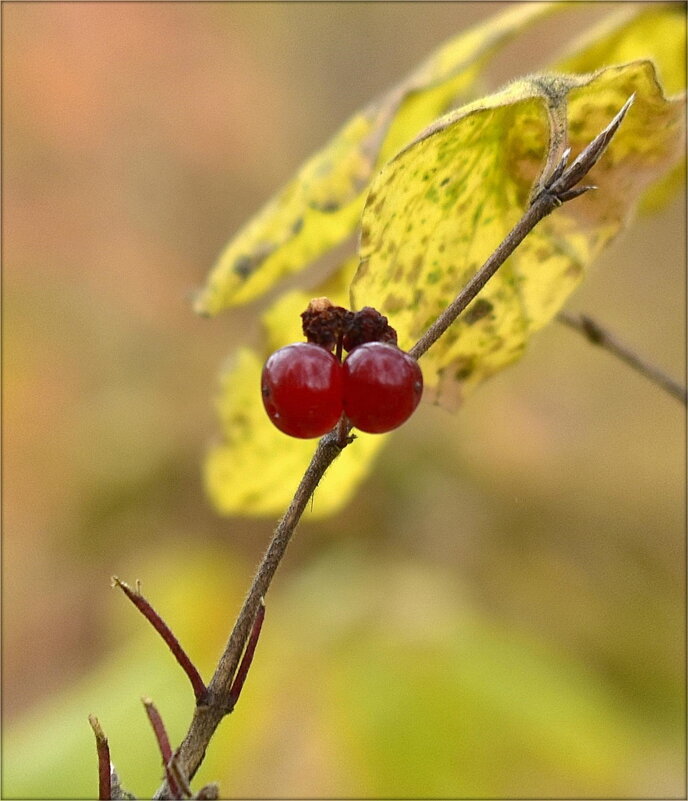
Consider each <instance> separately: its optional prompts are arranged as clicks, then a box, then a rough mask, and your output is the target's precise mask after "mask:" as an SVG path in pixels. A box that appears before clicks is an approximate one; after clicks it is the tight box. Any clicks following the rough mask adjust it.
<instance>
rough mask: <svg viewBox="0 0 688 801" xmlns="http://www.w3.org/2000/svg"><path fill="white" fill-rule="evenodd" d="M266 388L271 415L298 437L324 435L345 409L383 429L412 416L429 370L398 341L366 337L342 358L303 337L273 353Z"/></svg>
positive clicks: (370, 427)
mask: <svg viewBox="0 0 688 801" xmlns="http://www.w3.org/2000/svg"><path fill="white" fill-rule="evenodd" d="M261 388H262V394H263V404H264V405H265V410H266V411H267V413H268V416H269V417H270V419H271V420H272V422H273V423H274V424H275V425H276V426H277V428H279V430H280V431H283V432H284V433H285V434H289V435H290V436H292V437H299V438H301V439H308V438H310V437H319V436H322V435H323V434H326V433H327V432H328V431H330V429H332V428H333V427H334V426H335V425H336V423H337V421H338V420H339V418H340V417H341V415H342V412H343V413H344V414H346V416H347V417H348V418H349V420H350V421H351V423H352V424H353V425H354V426H355V427H356V428H358V429H359V430H361V431H367V432H369V433H371V434H381V433H383V432H384V431H391V430H392V429H393V428H396V427H397V426H400V425H401V424H402V423H403V422H405V421H406V420H407V419H408V418H409V417H410V416H411V414H412V413H413V411H414V409H415V408H416V406H418V402H419V401H420V397H421V394H422V392H423V375H422V373H421V371H420V367H419V366H418V362H416V360H415V359H413V358H412V357H411V356H409V355H408V353H405V352H404V351H403V350H400V349H399V348H398V347H397V346H396V345H391V344H387V343H383V342H366V343H365V344H362V345H359V346H357V347H355V348H353V349H352V350H351V352H350V353H349V355H348V356H347V357H346V359H345V360H344V362H343V363H342V362H340V361H339V359H338V358H337V357H336V356H335V355H334V354H332V353H331V352H330V351H329V350H327V349H326V348H325V347H323V346H321V345H316V344H313V343H311V342H297V343H295V344H293V345H287V346H286V347H284V348H280V350H278V351H276V352H275V353H273V354H272V356H270V358H269V359H268V360H267V362H266V363H265V367H264V368H263V375H262V381H261Z"/></svg>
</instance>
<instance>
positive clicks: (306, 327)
mask: <svg viewBox="0 0 688 801" xmlns="http://www.w3.org/2000/svg"><path fill="white" fill-rule="evenodd" d="M353 317H354V313H353V312H351V311H349V310H348V309H345V308H344V307H343V306H335V305H334V303H332V301H331V300H329V298H313V300H312V301H311V302H310V303H309V304H308V308H307V309H306V311H305V312H302V314H301V320H302V326H303V333H304V336H305V337H306V339H307V340H308V342H312V343H314V344H315V345H321V346H322V347H323V348H327V350H332V349H333V348H334V347H335V345H337V344H338V343H340V342H341V341H342V338H343V336H344V333H345V331H346V330H347V329H348V326H349V324H350V322H351V320H352V319H353Z"/></svg>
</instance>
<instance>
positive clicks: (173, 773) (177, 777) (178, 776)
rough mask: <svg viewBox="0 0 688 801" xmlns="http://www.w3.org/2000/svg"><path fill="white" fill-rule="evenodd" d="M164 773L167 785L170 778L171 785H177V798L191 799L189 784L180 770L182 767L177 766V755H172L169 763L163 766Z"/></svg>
mask: <svg viewBox="0 0 688 801" xmlns="http://www.w3.org/2000/svg"><path fill="white" fill-rule="evenodd" d="M165 773H166V775H167V781H168V784H169V781H170V778H172V785H171V786H173V785H175V784H176V785H177V786H178V787H181V790H180V792H179V795H178V796H177V798H191V797H192V796H193V793H192V792H191V787H190V786H189V782H188V781H187V778H186V776H185V775H184V771H183V770H182V766H181V765H180V764H179V758H178V756H177V754H173V755H172V757H171V758H170V761H169V762H168V763H167V765H165Z"/></svg>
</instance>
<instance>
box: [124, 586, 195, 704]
mask: <svg viewBox="0 0 688 801" xmlns="http://www.w3.org/2000/svg"><path fill="white" fill-rule="evenodd" d="M112 586H113V587H119V588H120V589H121V590H122V592H123V593H124V594H125V595H126V596H127V598H129V600H130V601H131V602H132V603H133V604H134V606H135V607H136V608H137V609H138V610H139V611H140V612H141V614H142V615H143V616H144V617H145V618H146V620H147V621H148V622H149V623H150V624H151V626H153V628H154V629H155V630H156V631H157V632H158V634H159V635H160V636H161V637H162V638H163V640H164V641H165V643H166V644H167V647H168V648H169V649H170V651H172V654H173V655H174V658H175V659H176V660H177V662H178V663H179V665H180V666H181V668H182V670H183V671H184V673H186V675H187V677H188V679H189V681H190V682H191V686H192V688H193V691H194V696H195V697H196V703H197V704H202V703H204V701H205V698H206V694H207V688H206V686H205V684H204V683H203V679H202V678H201V674H200V673H199V672H198V670H197V669H196V666H195V665H194V663H193V662H192V661H191V660H190V659H189V657H188V655H187V654H186V652H185V651H184V649H183V648H182V646H181V645H180V644H179V640H177V638H176V637H175V636H174V634H173V633H172V631H171V629H170V627H169V626H168V625H167V623H165V621H164V620H163V619H162V618H161V617H160V615H159V614H158V613H157V612H156V611H155V609H153V607H152V606H151V605H150V604H149V603H148V601H147V600H146V599H145V598H144V597H143V595H141V593H140V592H139V591H138V587H137V589H136V590H132V588H131V587H130V586H129V585H128V584H126V583H125V582H124V581H121V580H120V579H119V578H117V576H113V577H112Z"/></svg>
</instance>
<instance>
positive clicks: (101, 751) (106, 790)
mask: <svg viewBox="0 0 688 801" xmlns="http://www.w3.org/2000/svg"><path fill="white" fill-rule="evenodd" d="M88 722H89V723H90V724H91V728H92V729H93V733H94V734H95V737H96V751H97V753H98V798H99V800H100V801H110V799H111V798H112V788H111V787H110V746H109V745H108V739H107V737H106V736H105V732H104V731H103V729H102V726H101V725H100V722H99V721H98V718H97V717H96V716H95V715H89V716H88Z"/></svg>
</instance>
